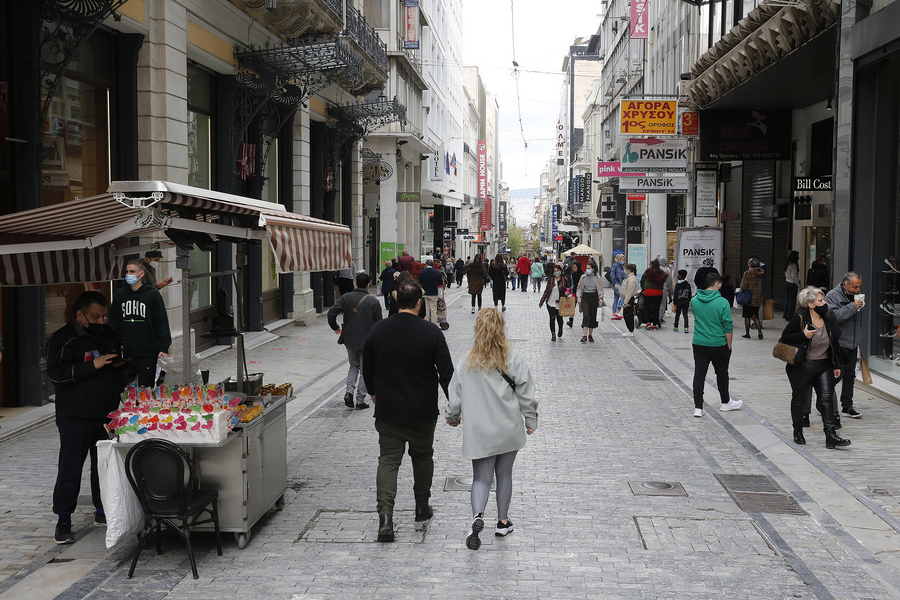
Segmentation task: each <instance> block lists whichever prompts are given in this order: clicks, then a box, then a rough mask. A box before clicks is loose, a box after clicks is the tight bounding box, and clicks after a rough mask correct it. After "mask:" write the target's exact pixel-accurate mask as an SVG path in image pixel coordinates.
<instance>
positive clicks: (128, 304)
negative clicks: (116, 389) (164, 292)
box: [109, 283, 172, 357]
mask: <svg viewBox="0 0 900 600" xmlns="http://www.w3.org/2000/svg"><path fill="white" fill-rule="evenodd" d="M109 326H110V327H112V328H113V329H115V330H116V331H117V332H118V334H119V337H121V338H122V341H123V342H125V352H126V354H127V355H128V356H152V357H156V356H158V355H159V353H160V352H166V353H168V352H169V346H170V345H171V344H172V334H171V333H169V317H168V316H166V305H165V304H164V303H163V299H162V296H161V295H160V294H159V290H157V289H156V287H155V286H152V285H147V284H146V283H145V284H142V285H141V287H139V288H138V289H137V290H132V289H131V286H126V287H123V288H122V289H120V290H118V291H117V292H116V293H115V295H114V296H113V301H112V304H111V305H110V307H109Z"/></svg>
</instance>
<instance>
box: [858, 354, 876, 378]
mask: <svg viewBox="0 0 900 600" xmlns="http://www.w3.org/2000/svg"><path fill="white" fill-rule="evenodd" d="M857 352H858V351H857ZM859 374H860V377H859V378H860V379H862V382H863V383H864V384H866V385H872V373H870V372H869V364H868V363H867V362H866V359H865V358H863V356H862V354H860V355H859Z"/></svg>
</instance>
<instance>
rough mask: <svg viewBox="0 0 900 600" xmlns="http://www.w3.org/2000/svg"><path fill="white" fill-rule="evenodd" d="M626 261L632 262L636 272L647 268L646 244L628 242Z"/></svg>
mask: <svg viewBox="0 0 900 600" xmlns="http://www.w3.org/2000/svg"><path fill="white" fill-rule="evenodd" d="M627 260H628V262H630V263H633V264H634V266H635V267H636V269H635V270H636V271H637V272H638V273H643V272H644V271H646V270H647V244H628V259H627Z"/></svg>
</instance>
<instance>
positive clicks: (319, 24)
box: [231, 0, 344, 41]
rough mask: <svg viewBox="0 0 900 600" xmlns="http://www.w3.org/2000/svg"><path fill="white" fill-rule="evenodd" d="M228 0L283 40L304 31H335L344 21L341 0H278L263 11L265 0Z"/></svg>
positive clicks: (342, 2) (297, 35)
mask: <svg viewBox="0 0 900 600" xmlns="http://www.w3.org/2000/svg"><path fill="white" fill-rule="evenodd" d="M231 3H232V4H233V5H235V6H236V7H238V8H239V9H241V10H242V11H243V12H245V13H247V14H248V15H250V16H251V17H252V18H253V19H255V20H256V21H257V22H258V23H259V24H260V25H262V26H263V27H265V28H266V29H268V30H269V31H271V32H272V33H273V34H274V35H276V36H277V37H279V38H281V39H282V40H284V41H288V40H290V39H293V38H296V37H299V36H302V35H304V34H307V33H326V32H332V33H336V32H339V31H340V30H341V28H342V26H343V24H344V0H280V1H279V2H278V6H277V8H275V10H266V2H265V0H231Z"/></svg>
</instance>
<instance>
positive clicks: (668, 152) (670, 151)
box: [622, 138, 688, 173]
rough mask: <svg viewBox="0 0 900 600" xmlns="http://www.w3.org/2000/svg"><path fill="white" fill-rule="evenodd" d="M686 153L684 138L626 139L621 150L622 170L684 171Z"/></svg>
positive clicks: (632, 171) (686, 143) (686, 147)
mask: <svg viewBox="0 0 900 600" xmlns="http://www.w3.org/2000/svg"><path fill="white" fill-rule="evenodd" d="M687 154H688V141H687V140H686V139H685V138H677V139H669V140H657V139H654V138H649V139H645V140H642V139H637V140H635V139H626V140H625V147H624V149H623V150H622V171H623V172H625V173H637V172H645V173H684V172H685V171H687Z"/></svg>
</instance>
